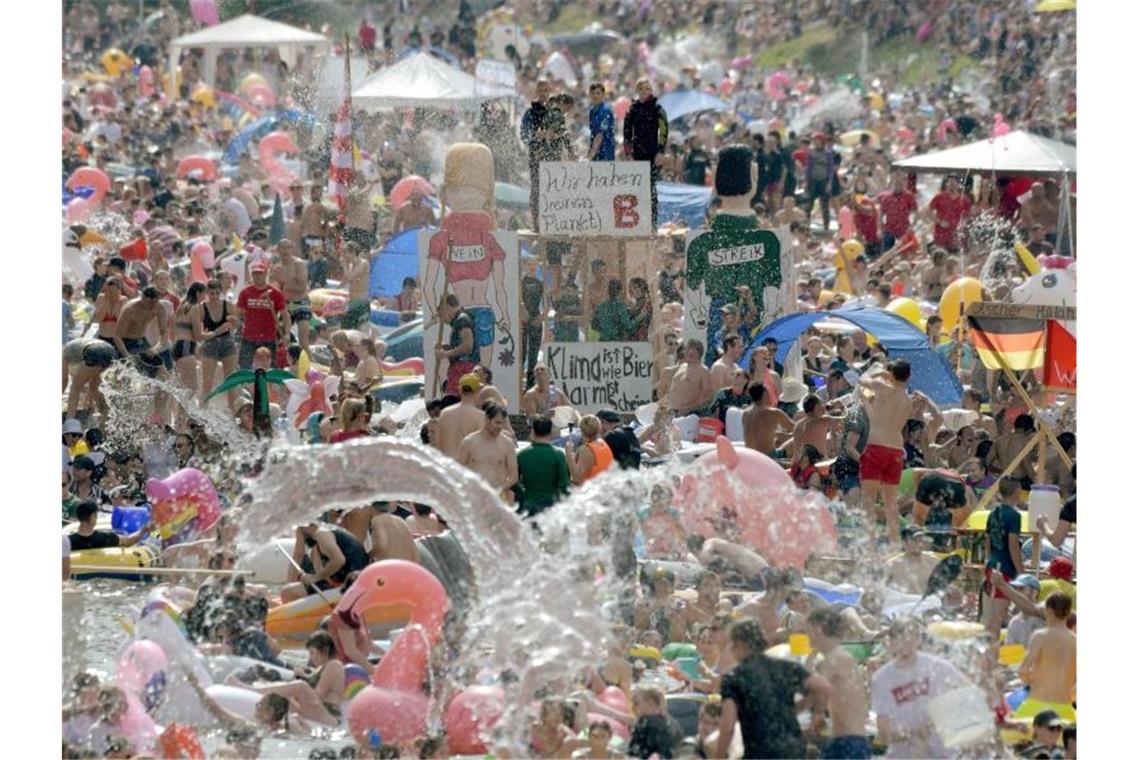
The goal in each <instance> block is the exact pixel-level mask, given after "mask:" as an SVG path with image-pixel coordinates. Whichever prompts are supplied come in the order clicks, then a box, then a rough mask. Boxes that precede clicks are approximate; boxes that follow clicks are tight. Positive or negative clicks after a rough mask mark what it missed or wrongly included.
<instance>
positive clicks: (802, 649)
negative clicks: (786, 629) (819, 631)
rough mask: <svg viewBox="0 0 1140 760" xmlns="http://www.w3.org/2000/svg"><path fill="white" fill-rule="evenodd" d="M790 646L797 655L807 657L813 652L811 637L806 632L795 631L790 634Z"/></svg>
mask: <svg viewBox="0 0 1140 760" xmlns="http://www.w3.org/2000/svg"><path fill="white" fill-rule="evenodd" d="M788 647H789V648H791V650H792V654H793V655H794V656H796V657H806V656H808V655H809V654H811V637H810V636H808V635H807V634H806V633H793V634H792V635H790V636H788Z"/></svg>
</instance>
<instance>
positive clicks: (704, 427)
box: [697, 417, 724, 443]
mask: <svg viewBox="0 0 1140 760" xmlns="http://www.w3.org/2000/svg"><path fill="white" fill-rule="evenodd" d="M723 432H724V423H723V422H721V421H720V420H718V419H717V418H716V417H701V419H700V425H699V426H698V427H697V443H714V442H715V441H716V437H717V436H718V435H720V434H721V433H723Z"/></svg>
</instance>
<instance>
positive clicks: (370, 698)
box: [333, 560, 448, 745]
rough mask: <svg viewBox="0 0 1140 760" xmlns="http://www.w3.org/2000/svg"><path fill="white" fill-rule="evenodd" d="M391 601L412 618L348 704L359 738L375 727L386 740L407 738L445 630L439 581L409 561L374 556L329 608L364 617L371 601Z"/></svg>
mask: <svg viewBox="0 0 1140 760" xmlns="http://www.w3.org/2000/svg"><path fill="white" fill-rule="evenodd" d="M394 604H404V605H407V606H409V607H411V608H412V614H411V619H410V620H409V621H408V627H407V628H406V629H405V630H404V632H403V633H402V634H400V636H399V638H397V639H396V640H395V641H394V642H393V643H392V648H391V649H389V650H388V652H387V654H385V655H384V658H383V659H382V660H380V664H379V665H378V666H377V667H376V670H375V671H373V673H372V683H371V684H370V685H368V686H366V687H365V688H364V689H362V690H361V692H360V693H359V694H357V695H356V697H355V698H353V700H352V702H351V704H350V705H349V709H348V725H349V728H350V730H351V731H352V734H353V736H354V737H356V738H357V740H358V741H366V740H367V739H368V737H369V734H371V733H372V732H373V731H376V732H379V733H380V735H381V738H382V740H383V741H384V742H385V743H392V744H400V745H403V744H407V743H408V742H411V741H412V740H413V739H415V737H416V736H418V735H419V733H420V732H421V730H422V728H423V725H424V722H425V721H426V719H427V711H428V706H429V702H428V698H427V696H425V694H424V693H423V690H422V684H423V682H424V679H425V677H426V676H427V667H428V659H429V658H430V655H431V647H432V646H433V645H435V644H436V643H437V642H438V641H439V640H440V637H441V635H442V633H443V617H444V614H446V612H447V605H448V599H447V592H446V591H445V590H444V588H443V584H441V583H440V582H439V580H438V579H437V578H436V577H435V576H434V575H432V574H431V573H430V572H428V571H427V570H425V569H424V568H423V567H421V566H420V565H417V564H414V563H412V562H406V561H404V560H384V561H382V562H376V563H374V564H371V565H369V566H368V567H366V568H364V570H362V571H361V573H360V575H359V576H358V577H357V579H356V581H355V582H354V583H353V584H352V586H351V588H349V589H348V591H346V592H345V593H344V595H343V596H342V597H341V599H340V602H339V603H337V606H336V609H335V610H334V612H333V614H334V615H341V616H348V615H352V614H353V613H355V614H356V615H357V616H359V617H360V618H362V617H363V612H364V610H366V609H368V608H370V607H373V606H378V605H394Z"/></svg>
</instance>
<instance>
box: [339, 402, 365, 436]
mask: <svg viewBox="0 0 1140 760" xmlns="http://www.w3.org/2000/svg"><path fill="white" fill-rule="evenodd" d="M366 410H367V407H366V406H365V404H364V399H359V398H348V399H345V400H344V403H343V404H341V405H340V422H341V427H342V428H343V429H345V430H347V429H348V425H349V423H350V422H352V421H354V420H355V419H356V418H357V417H359V416H360V415H361V414H363V413H364V412H365V411H366Z"/></svg>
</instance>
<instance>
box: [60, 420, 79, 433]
mask: <svg viewBox="0 0 1140 760" xmlns="http://www.w3.org/2000/svg"><path fill="white" fill-rule="evenodd" d="M69 433H71V434H74V435H83V424H82V423H80V421H79V420H77V419H75V418H74V417H69V418H68V419H66V420H64V421H63V433H62V435H68V434H69Z"/></svg>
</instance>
